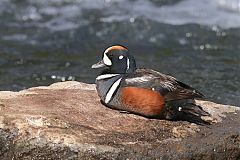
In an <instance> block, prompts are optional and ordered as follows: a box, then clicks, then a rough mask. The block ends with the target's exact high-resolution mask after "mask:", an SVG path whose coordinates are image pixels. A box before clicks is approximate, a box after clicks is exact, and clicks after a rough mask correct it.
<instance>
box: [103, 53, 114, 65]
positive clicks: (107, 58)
mask: <svg viewBox="0 0 240 160" xmlns="http://www.w3.org/2000/svg"><path fill="white" fill-rule="evenodd" d="M103 63H104V64H106V65H107V66H111V65H112V61H111V60H110V59H109V57H108V56H107V54H106V53H105V52H104V53H103Z"/></svg>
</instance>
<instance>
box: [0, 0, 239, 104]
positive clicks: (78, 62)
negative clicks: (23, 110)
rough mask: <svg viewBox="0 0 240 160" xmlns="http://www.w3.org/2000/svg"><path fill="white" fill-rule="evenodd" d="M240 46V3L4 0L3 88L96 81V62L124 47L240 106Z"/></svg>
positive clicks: (143, 61) (0, 37)
mask: <svg viewBox="0 0 240 160" xmlns="http://www.w3.org/2000/svg"><path fill="white" fill-rule="evenodd" d="M239 42H240V1H239V0H199V1H196V0H118V1H117V0H91V1H89V0H41V1H36V0H22V1H18V0H1V1H0V57H1V59H0V75H1V76H0V89H1V90H21V89H24V88H29V87H32V86H38V85H48V84H51V83H53V82H57V81H66V80H78V81H84V82H88V83H94V79H95V77H96V74H97V71H92V70H91V69H90V66H91V64H93V63H94V62H96V61H97V60H99V58H100V55H101V52H102V51H103V50H104V49H105V48H106V47H107V46H109V45H112V44H116V43H118V44H123V45H125V46H127V47H128V48H129V49H130V51H131V53H132V54H133V55H134V56H135V57H136V60H137V63H138V65H139V66H141V67H143V66H144V67H147V68H153V69H155V70H158V71H161V72H163V73H167V74H171V75H173V76H175V77H177V78H178V79H180V80H181V81H183V82H186V83H189V84H191V85H192V86H194V87H196V88H198V89H199V90H200V91H202V92H203V93H204V94H205V95H206V97H208V98H209V99H210V100H213V101H216V102H221V103H225V104H234V105H240V101H239V98H240V90H239V87H240V74H239V70H240V53H239V52H240V43H239Z"/></svg>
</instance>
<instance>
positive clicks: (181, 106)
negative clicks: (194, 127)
mask: <svg viewBox="0 0 240 160" xmlns="http://www.w3.org/2000/svg"><path fill="white" fill-rule="evenodd" d="M202 116H210V114H209V113H208V112H206V111H204V110H203V108H202V107H201V106H199V105H197V104H196V103H195V101H194V100H178V101H171V102H169V103H167V105H166V112H165V118H166V119H169V120H186V121H189V122H193V123H197V124H209V123H208V122H206V121H204V120H203V119H202V118H201V117H202Z"/></svg>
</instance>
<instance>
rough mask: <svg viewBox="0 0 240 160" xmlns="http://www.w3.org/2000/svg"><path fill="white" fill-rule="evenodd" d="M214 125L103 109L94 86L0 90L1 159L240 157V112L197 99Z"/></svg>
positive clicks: (65, 84)
mask: <svg viewBox="0 0 240 160" xmlns="http://www.w3.org/2000/svg"><path fill="white" fill-rule="evenodd" d="M197 103H198V104H200V105H201V106H202V107H203V108H204V109H205V110H207V111H208V112H209V113H210V114H211V115H212V117H203V118H205V119H206V120H208V121H211V122H212V124H211V125H197V124H193V123H189V122H186V121H167V120H158V119H147V118H144V117H141V116H137V115H133V114H126V113H125V114H124V113H120V112H119V111H116V110H112V109H109V108H107V107H105V106H103V105H102V104H101V103H100V101H99V98H98V96H97V93H96V90H95V85H93V84H84V83H80V82H74V81H71V82H70V81H69V82H60V83H55V84H52V85H50V86H48V87H35V88H30V89H27V90H23V91H20V92H10V91H1V92H0V128H1V129H0V159H2V160H5V159H6V160H8V159H20V160H21V159H24V160H25V159H54V160H56V159H64V160H65V159H220V160H221V159H222V160H223V159H238V158H240V116H239V114H240V108H238V107H234V106H229V105H221V104H216V103H213V102H207V101H197Z"/></svg>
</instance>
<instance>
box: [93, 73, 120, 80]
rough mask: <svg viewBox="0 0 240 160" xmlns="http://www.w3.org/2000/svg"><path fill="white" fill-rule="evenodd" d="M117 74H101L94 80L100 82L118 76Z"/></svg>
mask: <svg viewBox="0 0 240 160" xmlns="http://www.w3.org/2000/svg"><path fill="white" fill-rule="evenodd" d="M118 75H119V74H103V75H100V76H98V77H97V78H96V80H102V79H107V78H111V77H115V76H118Z"/></svg>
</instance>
